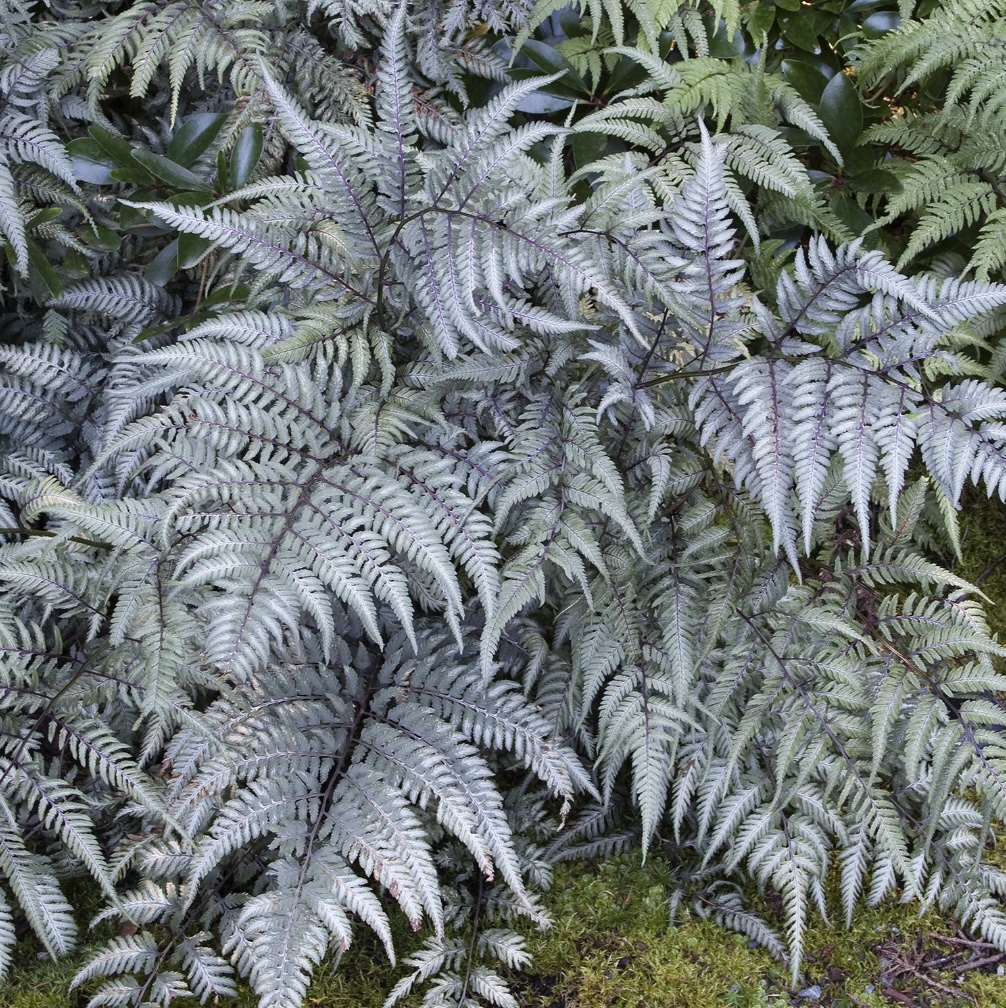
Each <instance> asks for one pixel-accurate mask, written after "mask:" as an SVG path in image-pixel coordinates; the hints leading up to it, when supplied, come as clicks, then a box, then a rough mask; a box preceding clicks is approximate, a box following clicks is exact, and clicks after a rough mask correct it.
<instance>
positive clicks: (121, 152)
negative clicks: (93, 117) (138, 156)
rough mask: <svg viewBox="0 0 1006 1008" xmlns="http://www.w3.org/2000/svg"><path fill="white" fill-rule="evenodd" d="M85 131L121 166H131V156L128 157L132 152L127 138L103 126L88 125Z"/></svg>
mask: <svg viewBox="0 0 1006 1008" xmlns="http://www.w3.org/2000/svg"><path fill="white" fill-rule="evenodd" d="M87 132H88V133H89V134H90V135H91V139H92V140H94V142H95V143H96V144H97V145H98V146H99V147H100V148H101V149H102V150H103V151H104V152H105V153H106V154H107V155H108V156H109V157H110V158H111V159H112V160H113V161H114V162H115V164H116V165H118V166H119V167H120V168H122V167H131V166H132V158H131V157H130V155H131V153H132V147H130V146H129V143H128V141H127V140H125V139H124V138H123V137H121V136H119V135H118V134H117V133H113V132H112V131H111V130H107V129H105V127H104V126H98V125H94V126H88V127H87Z"/></svg>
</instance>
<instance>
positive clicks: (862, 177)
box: [845, 168, 901, 193]
mask: <svg viewBox="0 0 1006 1008" xmlns="http://www.w3.org/2000/svg"><path fill="white" fill-rule="evenodd" d="M845 181H846V185H847V186H848V188H849V189H850V190H851V191H852V192H863V193H896V192H900V191H901V183H900V182H899V181H898V178H897V176H896V175H894V174H893V173H892V172H889V171H884V169H883V168H868V169H867V170H866V171H860V172H856V173H855V174H852V175H847V176H846V178H845Z"/></svg>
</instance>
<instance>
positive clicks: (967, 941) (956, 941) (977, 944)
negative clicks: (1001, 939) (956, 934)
mask: <svg viewBox="0 0 1006 1008" xmlns="http://www.w3.org/2000/svg"><path fill="white" fill-rule="evenodd" d="M929 937H930V938H932V939H934V940H935V941H938V942H944V943H945V944H947V945H959V946H961V947H962V948H973V949H980V948H981V949H995V950H996V951H999V946H998V945H993V944H992V943H991V942H983V941H976V940H975V939H973V938H951V937H950V936H949V935H939V934H934V933H933V932H932V931H930V932H929Z"/></svg>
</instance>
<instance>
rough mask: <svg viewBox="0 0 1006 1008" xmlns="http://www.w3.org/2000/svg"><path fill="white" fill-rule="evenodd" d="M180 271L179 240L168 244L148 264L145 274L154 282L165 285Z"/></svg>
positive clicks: (157, 284)
mask: <svg viewBox="0 0 1006 1008" xmlns="http://www.w3.org/2000/svg"><path fill="white" fill-rule="evenodd" d="M177 272H178V240H177V239H176V240H175V241H173V242H171V243H170V244H169V245H166V246H165V247H164V248H163V249H161V251H160V252H158V253H157V255H156V256H154V258H153V259H151V260H150V262H149V263H148V264H147V268H146V269H145V270H144V271H143V275H144V276H145V277H146V278H147V280H149V281H150V282H151V283H152V284H155V285H156V286H158V287H163V286H164V285H165V284H166V283H167V282H168V281H169V280H170V279H171V278H172V277H173V276H174V275H175V274H176V273H177Z"/></svg>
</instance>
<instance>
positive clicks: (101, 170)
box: [66, 137, 115, 185]
mask: <svg viewBox="0 0 1006 1008" xmlns="http://www.w3.org/2000/svg"><path fill="white" fill-rule="evenodd" d="M66 152H67V154H69V155H70V164H71V165H73V174H74V175H75V176H76V177H77V178H78V179H79V180H80V181H81V182H90V183H91V185H111V184H112V183H113V182H114V181H115V178H114V177H113V175H112V168H113V167H114V165H115V162H114V161H113V160H112V159H111V158H110V157H109V156H108V154H106V153H105V151H103V150H102V149H101V148H100V147H99V146H98V145H97V144H96V143H95V142H94V141H93V140H88V139H87V137H80V138H79V139H77V140H71V141H70V142H69V143H68V144H67V145H66Z"/></svg>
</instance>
